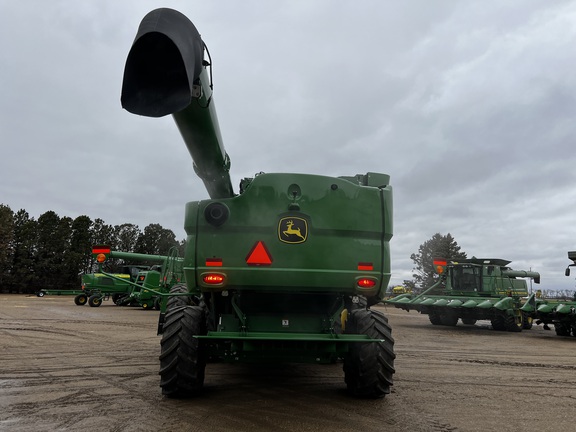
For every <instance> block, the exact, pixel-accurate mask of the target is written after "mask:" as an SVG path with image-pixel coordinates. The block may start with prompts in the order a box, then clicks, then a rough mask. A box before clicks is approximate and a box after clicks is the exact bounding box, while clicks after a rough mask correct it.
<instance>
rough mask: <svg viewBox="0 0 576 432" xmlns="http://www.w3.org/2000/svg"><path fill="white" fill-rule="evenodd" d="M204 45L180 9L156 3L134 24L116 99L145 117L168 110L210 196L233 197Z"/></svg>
mask: <svg viewBox="0 0 576 432" xmlns="http://www.w3.org/2000/svg"><path fill="white" fill-rule="evenodd" d="M205 52H207V50H206V45H205V44H204V42H203V41H202V38H201V37H200V33H198V30H197V29H196V27H195V26H194V24H192V22H191V21H190V20H189V19H188V18H187V17H185V16H184V15H182V14H181V13H180V12H178V11H175V10H172V9H167V8H161V9H156V10H153V11H152V12H150V13H148V14H147V15H146V16H145V17H144V18H143V19H142V22H141V23H140V27H139V28H138V32H137V34H136V38H135V39H134V43H133V44H132V48H131V49H130V52H129V54H128V58H127V60H126V67H125V69H124V79H123V83H122V95H121V102H122V107H123V108H125V109H126V110H127V111H129V112H131V113H133V114H138V115H143V116H147V117H163V116H165V115H168V114H172V116H173V117H174V120H175V121H176V125H177V126H178V129H179V130H180V134H181V135H182V138H183V139H184V142H185V143H186V147H187V148H188V151H189V152H190V155H191V156H192V160H193V161H194V170H195V171H196V173H197V174H198V176H199V177H200V178H201V179H202V181H203V182H204V185H205V187H206V190H207V191H208V194H209V195H210V198H212V199H216V198H231V197H233V196H234V191H233V188H232V183H231V181H230V175H229V169H230V159H229V158H228V155H227V154H226V151H225V149H224V145H223V143H222V137H221V134H220V127H219V125H218V118H217V116H216V109H215V106H214V100H213V98H212V82H211V76H210V74H209V71H208V68H209V67H211V65H210V63H209V62H208V61H206V60H205V58H204V53H205Z"/></svg>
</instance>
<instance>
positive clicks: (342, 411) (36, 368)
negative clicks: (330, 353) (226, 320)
mask: <svg viewBox="0 0 576 432" xmlns="http://www.w3.org/2000/svg"><path fill="white" fill-rule="evenodd" d="M382 310H383V311H384V312H385V313H386V315H387V316H388V317H389V319H390V323H391V324H392V328H393V335H394V337H395V340H396V346H395V349H396V355H397V358H396V364H395V366H396V374H395V384H394V387H393V392H392V393H391V394H390V395H388V396H387V397H386V398H385V399H379V400H358V399H353V398H350V397H348V396H347V394H346V393H345V391H344V378H343V372H342V365H341V364H335V365H329V366H319V365H289V366H278V365H270V366H266V367H262V366H242V365H224V364H209V365H208V367H207V369H206V383H205V387H206V391H205V394H204V395H203V396H202V397H200V398H196V399H189V400H171V399H166V398H164V397H163V396H162V395H161V392H160V387H159V376H158V368H159V361H158V354H159V346H160V340H159V337H158V336H156V323H157V316H158V312H155V311H145V310H141V309H138V308H125V307H118V306H114V305H113V304H112V302H105V303H103V305H102V306H101V307H100V308H91V307H89V306H76V305H74V303H73V298H72V297H50V296H46V297H43V298H39V297H32V296H23V295H0V431H31V432H32V431H33V432H38V431H118V432H128V431H211V432H212V431H214V432H215V431H234V432H236V431H251V432H259V431H272V430H274V431H330V432H337V431H347V432H350V431H411V432H414V431H467V432H468V431H470V432H472V431H482V432H486V431H523V432H525V431H552V430H555V431H557V430H561V431H562V430H563V431H568V430H573V428H574V421H575V414H574V412H575V411H574V407H575V405H576V374H575V370H576V362H575V359H576V338H570V337H558V336H556V334H555V333H554V330H552V331H545V330H543V329H542V327H541V326H535V327H534V328H533V329H532V330H527V331H526V330H525V331H523V332H522V333H519V334H513V333H506V332H496V331H493V330H492V329H491V328H490V326H489V323H488V322H480V323H479V324H477V325H476V326H463V325H460V324H459V325H458V326H457V327H441V326H432V325H431V324H430V323H429V321H428V317H427V316H426V315H419V314H417V313H415V312H411V313H408V312H405V311H402V310H399V309H394V308H391V307H388V308H382Z"/></svg>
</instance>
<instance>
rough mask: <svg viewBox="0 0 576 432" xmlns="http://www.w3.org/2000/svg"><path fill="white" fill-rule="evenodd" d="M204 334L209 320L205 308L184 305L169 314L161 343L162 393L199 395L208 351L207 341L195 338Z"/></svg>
mask: <svg viewBox="0 0 576 432" xmlns="http://www.w3.org/2000/svg"><path fill="white" fill-rule="evenodd" d="M183 298H186V297H183ZM205 334H206V317H205V312H204V309H203V308H202V307H200V306H181V307H176V308H172V309H171V310H170V311H169V312H167V314H166V321H165V323H164V332H163V334H162V341H161V342H160V387H162V394H164V395H165V396H168V397H170V398H183V397H191V396H195V395H197V394H199V393H200V391H201V390H202V386H203V385H204V371H205V368H206V349H205V345H204V342H203V341H202V340H200V339H198V338H195V337H194V336H196V335H205Z"/></svg>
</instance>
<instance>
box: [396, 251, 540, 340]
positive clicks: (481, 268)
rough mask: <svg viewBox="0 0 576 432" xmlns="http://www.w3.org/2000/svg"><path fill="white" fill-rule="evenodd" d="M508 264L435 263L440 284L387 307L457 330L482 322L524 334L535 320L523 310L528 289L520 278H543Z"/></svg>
mask: <svg viewBox="0 0 576 432" xmlns="http://www.w3.org/2000/svg"><path fill="white" fill-rule="evenodd" d="M508 264H510V261H506V260H503V259H494V258H485V259H484V258H471V259H464V260H460V261H458V262H451V263H448V262H447V261H446V260H444V259H435V260H434V265H435V268H436V270H437V272H438V273H440V277H439V279H438V282H436V283H435V284H434V285H432V286H431V287H430V288H429V289H427V290H425V291H424V292H423V293H421V294H419V295H410V294H403V295H400V296H398V297H395V298H393V299H388V300H385V303H387V304H391V305H393V306H395V307H397V308H400V309H404V310H406V311H410V310H416V311H418V312H420V313H422V314H427V315H428V317H429V319H430V322H431V323H432V324H434V325H445V326H455V325H456V324H457V323H458V320H461V321H462V323H463V324H466V325H474V324H475V323H476V321H478V320H489V321H490V322H491V323H492V328H493V329H494V330H501V331H510V332H520V331H522V329H529V328H531V327H532V318H531V315H530V314H529V313H527V312H523V311H522V310H521V307H522V306H523V304H524V301H525V300H524V299H525V298H526V297H527V296H528V288H527V284H526V281H525V280H524V279H519V278H531V279H533V280H534V282H536V283H540V275H539V274H538V273H537V272H532V271H524V270H512V269H511V268H510V267H508Z"/></svg>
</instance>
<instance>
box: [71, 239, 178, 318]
mask: <svg viewBox="0 0 576 432" xmlns="http://www.w3.org/2000/svg"><path fill="white" fill-rule="evenodd" d="M92 254H93V255H94V256H95V257H96V261H97V262H98V264H99V266H100V273H96V274H94V275H85V276H84V277H85V278H87V277H89V279H88V280H87V282H88V283H86V285H84V284H83V285H82V289H84V290H86V293H87V294H84V300H83V301H84V303H85V302H86V298H87V299H88V303H89V304H90V306H94V307H97V306H100V305H101V304H102V301H103V300H106V299H107V298H108V297H109V296H110V295H112V300H113V301H114V303H115V304H117V305H119V306H127V305H131V306H141V307H142V308H144V309H153V308H154V309H157V310H159V309H160V303H161V299H162V294H163V293H164V294H165V293H167V292H169V291H170V289H171V288H172V286H174V285H175V284H177V283H180V282H183V277H184V274H183V272H182V259H181V258H180V257H179V256H178V250H177V248H175V247H173V248H171V249H170V251H169V254H168V255H166V256H165V255H148V254H140V253H134V252H120V251H113V250H111V249H110V246H107V245H98V246H94V248H93V249H92ZM109 258H119V259H123V260H136V261H138V262H154V263H157V264H155V265H152V266H151V267H144V266H128V268H129V269H130V270H131V273H130V275H118V274H111V273H106V272H104V271H103V270H102V266H103V265H104V263H105V262H106V261H107V260H108V259H109ZM104 282H105V284H104ZM105 285H106V286H105ZM111 286H115V287H116V288H117V289H116V291H113V290H112V288H111ZM79 297H80V296H78V297H77V299H78V298H79ZM84 303H82V304H84ZM76 304H79V303H78V302H76Z"/></svg>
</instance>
